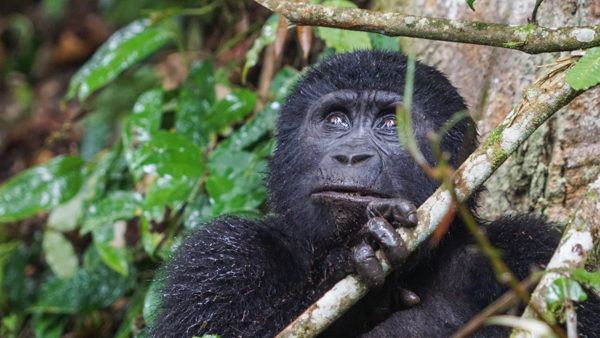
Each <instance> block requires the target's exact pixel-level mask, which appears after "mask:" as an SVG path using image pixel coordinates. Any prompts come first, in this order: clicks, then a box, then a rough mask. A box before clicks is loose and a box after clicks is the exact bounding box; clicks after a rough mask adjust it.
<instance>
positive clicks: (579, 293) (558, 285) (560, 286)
mask: <svg viewBox="0 0 600 338" xmlns="http://www.w3.org/2000/svg"><path fill="white" fill-rule="evenodd" d="M566 299H569V300H572V301H576V302H582V301H584V300H586V299H587V294H586V293H585V292H584V291H583V288H582V287H581V285H579V283H577V282H576V281H574V280H572V279H569V278H565V277H559V278H557V279H556V280H555V281H554V282H553V283H552V284H551V285H550V288H548V293H547V294H546V304H548V309H549V310H550V311H552V313H556V312H557V311H558V310H559V309H560V308H561V307H562V305H563V304H564V302H565V300H566Z"/></svg>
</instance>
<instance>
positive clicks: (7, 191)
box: [0, 156, 83, 222]
mask: <svg viewBox="0 0 600 338" xmlns="http://www.w3.org/2000/svg"><path fill="white" fill-rule="evenodd" d="M82 167H83V161H82V160H81V159H80V158H79V157H74V156H59V157H56V158H54V159H52V160H51V161H49V162H48V163H46V164H44V165H41V166H37V167H34V168H31V169H28V170H25V171H23V172H22V173H20V174H19V175H17V176H15V177H13V178H12V179H10V180H9V181H8V182H6V183H5V184H4V185H2V186H0V222H11V221H16V220H20V219H24V218H27V217H29V216H31V215H33V214H35V213H37V212H39V211H44V210H47V209H50V208H52V207H55V206H57V205H59V204H61V203H63V202H65V201H67V200H69V199H70V198H71V197H73V196H74V195H75V194H76V193H77V191H78V190H79V188H80V187H81V182H82V175H81V170H82Z"/></svg>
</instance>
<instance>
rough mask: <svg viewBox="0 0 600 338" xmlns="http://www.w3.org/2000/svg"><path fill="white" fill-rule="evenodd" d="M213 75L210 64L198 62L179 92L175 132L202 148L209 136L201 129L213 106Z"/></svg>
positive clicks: (214, 98)
mask: <svg viewBox="0 0 600 338" xmlns="http://www.w3.org/2000/svg"><path fill="white" fill-rule="evenodd" d="M215 101H216V95H215V74H214V69H213V66H212V64H210V63H209V62H207V61H198V62H196V63H195V64H194V65H193V66H192V68H191V69H190V73H189V75H188V78H187V79H186V80H185V82H184V83H183V86H182V87H181V89H180V91H179V97H178V100H177V112H176V113H177V115H176V118H175V130H177V133H179V134H182V135H187V136H188V137H189V138H190V140H192V142H194V144H196V145H197V146H199V147H204V146H205V145H206V144H207V143H208V138H209V135H208V133H207V130H206V128H203V119H204V118H205V117H206V115H207V114H208V113H209V112H210V110H211V107H212V106H213V105H214V104H215Z"/></svg>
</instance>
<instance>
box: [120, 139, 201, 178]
mask: <svg viewBox="0 0 600 338" xmlns="http://www.w3.org/2000/svg"><path fill="white" fill-rule="evenodd" d="M202 163H203V161H202V156H201V152H200V149H199V148H198V147H197V146H196V145H194V144H193V143H191V142H190V141H189V140H188V139H187V138H186V137H185V136H184V135H179V134H176V133H172V132H168V131H163V130H159V131H157V132H155V133H154V134H152V136H151V139H150V140H148V141H147V142H144V143H141V144H139V145H138V146H137V148H136V149H135V151H134V152H133V153H132V157H131V160H130V162H129V167H130V169H131V171H132V172H133V174H134V177H136V179H138V180H139V179H140V178H141V177H143V176H144V174H151V175H158V176H161V175H171V176H174V177H184V176H185V177H190V178H196V177H199V176H200V175H201V174H202Z"/></svg>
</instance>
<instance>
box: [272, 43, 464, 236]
mask: <svg viewBox="0 0 600 338" xmlns="http://www.w3.org/2000/svg"><path fill="white" fill-rule="evenodd" d="M405 76H406V57H405V56H403V55H401V54H399V53H394V52H381V51H357V52H352V53H345V54H338V55H335V56H332V57H330V58H328V59H326V60H324V61H322V62H321V63H319V64H318V65H316V66H314V67H312V68H311V69H309V70H308V71H307V72H306V74H305V75H304V76H303V78H302V79H301V80H300V81H299V82H298V83H297V84H296V86H295V88H294V90H293V91H292V93H291V94H290V95H289V97H288V99H287V101H286V103H285V105H284V107H283V109H282V112H281V114H280V117H279V122H278V126H277V135H276V137H277V150H276V152H275V155H274V157H273V159H272V161H271V165H270V175H269V179H268V183H269V188H270V196H269V202H270V206H271V208H272V210H273V211H274V212H275V213H278V214H280V215H282V216H283V217H285V218H286V219H287V220H288V221H289V223H292V224H295V226H298V227H302V229H304V230H305V231H313V232H315V235H318V236H329V235H333V234H335V233H336V232H340V231H343V230H344V229H347V230H348V231H355V229H348V228H352V227H355V226H357V225H360V224H362V222H364V213H365V212H364V207H365V206H366V204H367V203H368V202H369V201H371V200H373V199H376V198H390V197H402V198H405V199H408V200H410V201H413V202H414V204H416V205H420V204H421V203H423V202H424V200H425V199H426V198H427V197H429V195H431V194H432V193H433V191H434V190H435V188H436V187H437V185H438V184H437V183H436V182H435V181H433V180H432V179H431V178H429V177H428V176H427V175H425V174H424V173H423V171H422V170H421V169H420V168H419V167H418V166H417V165H416V163H415V162H414V161H413V159H412V158H411V156H410V155H409V153H408V152H407V151H406V150H405V149H403V148H402V147H401V146H400V144H399V141H398V135H397V132H396V106H397V105H398V104H401V103H402V99H403V90H404V85H405V83H404V82H405ZM463 110H466V106H465V103H464V101H463V99H462V97H461V96H460V95H459V94H458V92H457V91H456V89H455V88H454V87H453V86H452V85H451V84H450V82H449V81H448V80H447V79H446V77H445V76H444V75H443V74H441V73H440V72H438V71H437V70H435V69H434V68H432V67H429V66H426V65H423V64H420V63H417V66H416V71H415V81H414V94H413V107H412V113H413V127H414V131H415V136H416V138H417V141H418V142H419V145H420V148H421V150H422V152H423V153H424V154H425V156H426V157H427V159H428V160H429V161H430V162H431V163H432V164H433V163H434V161H435V159H434V158H433V156H432V153H431V150H430V147H429V142H428V141H427V137H426V135H427V133H428V132H429V131H436V130H438V129H439V128H440V127H441V126H442V125H443V124H444V122H446V121H447V120H448V119H449V118H451V117H452V116H453V115H454V114H455V113H457V112H459V111H463ZM472 125H473V121H472V120H470V119H463V120H462V121H461V122H459V123H457V124H456V125H455V126H454V127H453V128H452V129H451V130H450V131H449V132H448V133H447V134H446V135H445V137H444V138H443V141H442V149H443V150H444V151H446V152H448V153H449V154H451V159H450V162H451V163H452V164H453V165H455V166H456V165H458V164H460V162H461V159H460V157H461V155H462V154H463V153H464V145H465V144H466V145H467V147H472V146H473V145H474V144H475V140H474V139H473V138H474V135H473V133H468V132H467V130H468V128H470V127H471V126H472ZM465 135H471V136H469V137H470V139H468V140H465V137H466V136H465ZM298 223H304V224H298Z"/></svg>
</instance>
